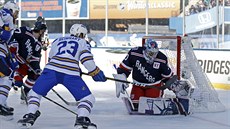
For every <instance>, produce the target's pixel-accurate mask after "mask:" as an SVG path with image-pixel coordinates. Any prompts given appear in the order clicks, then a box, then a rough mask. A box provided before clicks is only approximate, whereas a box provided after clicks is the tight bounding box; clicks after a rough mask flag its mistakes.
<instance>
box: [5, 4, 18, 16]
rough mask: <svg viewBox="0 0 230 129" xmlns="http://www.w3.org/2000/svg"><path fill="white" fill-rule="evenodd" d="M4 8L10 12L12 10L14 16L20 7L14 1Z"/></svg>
mask: <svg viewBox="0 0 230 129" xmlns="http://www.w3.org/2000/svg"><path fill="white" fill-rule="evenodd" d="M3 7H4V8H6V9H9V10H10V9H11V10H12V14H14V13H15V12H16V11H19V6H18V5H17V4H16V3H15V2H14V1H8V2H7V3H6V4H5V5H4V6H3Z"/></svg>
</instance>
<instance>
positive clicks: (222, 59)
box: [41, 48, 230, 90]
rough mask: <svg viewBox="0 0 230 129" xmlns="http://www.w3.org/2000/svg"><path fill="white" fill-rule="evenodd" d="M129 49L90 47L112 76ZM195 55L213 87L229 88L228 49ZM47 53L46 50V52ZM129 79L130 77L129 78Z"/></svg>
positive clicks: (229, 62)
mask: <svg viewBox="0 0 230 129" xmlns="http://www.w3.org/2000/svg"><path fill="white" fill-rule="evenodd" d="M128 50H129V49H122V48H119V49H114V48H113V49H112V48H110V49H109V48H92V53H93V54H94V59H95V62H96V64H97V65H98V66H99V67H100V68H101V69H102V70H103V71H104V73H105V75H106V76H108V77H112V74H113V73H115V69H114V67H113V64H116V65H117V66H118V65H119V64H120V62H121V61H122V60H123V59H124V58H125V56H126V54H127V52H128ZM194 52H195V55H196V57H197V59H198V61H199V63H200V65H201V67H202V69H203V71H204V72H205V73H206V74H207V76H208V78H209V79H210V81H211V83H212V84H213V86H214V87H215V88H220V89H225V90H230V56H229V55H230V50H221V51H220V50H194ZM47 53H48V52H47ZM47 53H45V52H43V59H42V61H41V66H42V67H43V66H44V64H45V62H46V61H47V59H45V58H47V56H48V54H47ZM129 79H130V81H131V78H129Z"/></svg>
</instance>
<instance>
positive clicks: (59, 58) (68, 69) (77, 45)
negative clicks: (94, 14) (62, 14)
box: [18, 24, 106, 129]
mask: <svg viewBox="0 0 230 129" xmlns="http://www.w3.org/2000/svg"><path fill="white" fill-rule="evenodd" d="M86 33H87V29H86V28H85V26H84V25H80V26H79V25H78V24H74V25H73V26H72V27H71V29H70V34H71V36H68V37H61V38H57V39H55V40H54V41H53V43H52V44H51V50H50V53H49V62H48V64H47V65H46V66H45V68H44V70H43V72H42V73H41V76H40V77H39V78H38V79H37V81H36V82H35V85H34V86H33V88H32V90H30V92H29V94H28V98H29V99H28V114H25V115H24V116H23V118H22V119H21V120H19V121H18V125H19V126H22V127H30V126H32V125H33V124H34V122H35V120H36V119H37V118H38V117H39V116H40V112H39V110H38V109H39V106H40V100H41V97H42V96H46V94H47V93H48V92H49V91H50V90H51V89H52V88H53V86H55V85H57V84H62V85H64V86H65V87H66V88H67V89H68V90H69V91H70V93H71V94H72V95H73V96H74V98H75V100H76V101H78V102H80V103H79V104H78V105H77V114H78V116H77V118H76V122H75V125H74V126H75V128H77V129H96V128H97V126H96V125H95V124H94V123H91V122H90V119H89V115H90V112H91V109H92V107H93V105H94V103H95V97H94V95H93V94H92V93H91V91H90V90H89V88H88V86H87V85H86V83H85V82H84V81H83V80H82V78H81V76H80V67H79V63H80V62H81V63H82V64H83V65H84V67H85V68H86V69H87V70H88V71H89V75H91V76H92V78H93V80H94V81H101V82H104V81H106V77H105V75H104V73H103V71H102V70H100V69H99V68H98V67H97V66H96V64H95V62H94V59H93V55H92V53H91V51H90V47H89V45H88V44H87V42H86V40H85V39H83V38H84V37H85V35H86Z"/></svg>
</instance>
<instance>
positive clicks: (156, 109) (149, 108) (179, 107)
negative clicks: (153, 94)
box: [138, 97, 189, 115]
mask: <svg viewBox="0 0 230 129" xmlns="http://www.w3.org/2000/svg"><path fill="white" fill-rule="evenodd" d="M188 107H189V100H188V99H179V98H148V97H140V100H139V107H138V112H139V113H144V114H148V115H175V114H181V115H188V112H189V108H188Z"/></svg>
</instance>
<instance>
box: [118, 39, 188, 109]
mask: <svg viewBox="0 0 230 129" xmlns="http://www.w3.org/2000/svg"><path fill="white" fill-rule="evenodd" d="M131 72H132V79H133V82H134V85H133V87H132V90H131V95H130V96H131V100H132V103H133V106H134V109H133V110H138V106H139V99H140V97H149V98H161V97H162V96H163V93H164V90H161V89H157V88H148V87H143V86H140V85H153V86H156V87H161V86H162V85H163V84H164V83H166V82H167V81H168V80H170V78H171V77H172V76H173V72H172V70H171V68H170V67H169V66H168V60H167V57H166V55H165V54H163V53H162V52H161V51H159V48H158V44H157V43H156V42H155V41H154V40H153V39H146V41H145V43H144V45H143V47H135V48H132V49H131V50H130V51H129V52H128V54H127V56H126V57H125V59H124V60H123V61H122V62H121V64H120V65H119V67H118V68H117V73H118V75H119V79H122V80H126V78H127V77H128V76H129V75H130V74H131ZM182 83H183V82H182V81H178V80H176V81H175V83H173V85H172V86H171V87H170V90H173V91H174V92H175V93H176V95H177V96H178V95H180V93H181V92H182V91H183V92H186V91H185V90H184V87H185V86H188V85H186V83H185V84H182ZM135 84H137V85H135ZM138 84H139V85H138ZM119 86H120V87H119ZM127 87H128V84H125V83H123V84H122V85H117V97H119V96H120V93H125V90H126V88H127ZM180 97H181V96H180Z"/></svg>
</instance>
